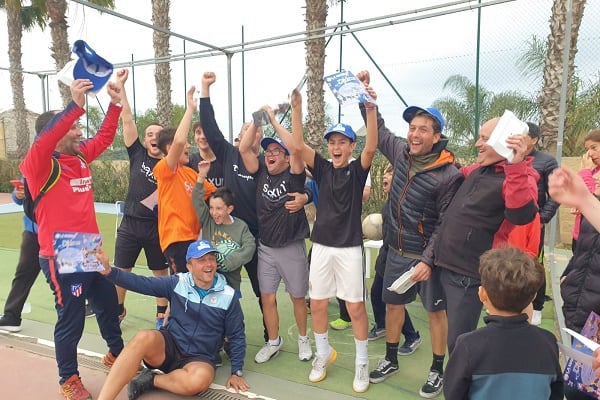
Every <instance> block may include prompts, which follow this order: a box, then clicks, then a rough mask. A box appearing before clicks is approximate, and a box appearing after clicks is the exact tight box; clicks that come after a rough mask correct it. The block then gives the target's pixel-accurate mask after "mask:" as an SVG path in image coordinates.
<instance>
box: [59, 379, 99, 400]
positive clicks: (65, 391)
mask: <svg viewBox="0 0 600 400" xmlns="http://www.w3.org/2000/svg"><path fill="white" fill-rule="evenodd" d="M60 393H62V395H63V396H65V399H67V400H92V395H91V394H90V392H88V391H87V389H86V388H85V387H84V386H83V383H82V382H81V378H79V376H78V375H75V374H74V375H71V377H70V378H69V379H67V380H66V381H65V383H63V384H62V385H61V386H60Z"/></svg>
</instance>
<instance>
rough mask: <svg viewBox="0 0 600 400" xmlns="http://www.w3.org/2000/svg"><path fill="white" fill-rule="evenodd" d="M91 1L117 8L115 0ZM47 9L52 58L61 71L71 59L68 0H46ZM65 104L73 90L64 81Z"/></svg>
mask: <svg viewBox="0 0 600 400" xmlns="http://www.w3.org/2000/svg"><path fill="white" fill-rule="evenodd" d="M90 3H93V4H97V5H99V6H102V7H106V8H110V9H113V8H115V1H114V0H90ZM46 10H47V12H48V18H49V19H50V35H51V36H52V47H51V50H52V58H54V64H55V67H56V70H57V71H60V70H61V69H62V68H63V67H64V66H65V64H66V63H68V62H69V60H71V47H70V46H69V36H68V32H67V28H68V25H67V0H46ZM58 87H59V90H60V97H61V98H62V101H63V106H65V107H66V105H67V104H69V102H70V101H71V90H70V89H69V87H68V86H66V85H64V84H63V83H59V84H58Z"/></svg>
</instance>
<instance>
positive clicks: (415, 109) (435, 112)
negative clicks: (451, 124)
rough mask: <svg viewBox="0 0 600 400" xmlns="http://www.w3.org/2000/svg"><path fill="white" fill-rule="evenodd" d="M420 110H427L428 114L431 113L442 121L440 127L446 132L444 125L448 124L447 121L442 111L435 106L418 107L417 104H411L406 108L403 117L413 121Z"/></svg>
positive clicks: (407, 120) (441, 131) (441, 130)
mask: <svg viewBox="0 0 600 400" xmlns="http://www.w3.org/2000/svg"><path fill="white" fill-rule="evenodd" d="M419 111H425V112H426V113H427V114H429V115H431V116H432V117H433V118H435V119H437V120H438V122H439V123H440V127H441V128H440V133H443V132H444V125H445V124H446V121H444V117H443V116H442V113H441V112H440V110H438V109H437V108H433V107H430V108H422V107H417V106H410V107H408V108H407V109H406V110H404V113H403V114H402V118H404V120H405V121H406V122H408V123H409V124H410V121H412V119H413V118H414V117H415V114H416V113H417V112H419Z"/></svg>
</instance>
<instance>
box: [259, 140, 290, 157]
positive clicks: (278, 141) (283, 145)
mask: <svg viewBox="0 0 600 400" xmlns="http://www.w3.org/2000/svg"><path fill="white" fill-rule="evenodd" d="M271 143H276V144H278V145H280V146H281V147H283V150H284V151H285V154H287V155H288V156H289V155H290V152H289V151H288V149H287V147H285V144H283V142H282V141H281V139H279V138H275V137H268V136H267V137H264V138H263V139H262V140H261V141H260V145H261V147H262V148H263V150H265V151H267V147H269V145H270V144H271Z"/></svg>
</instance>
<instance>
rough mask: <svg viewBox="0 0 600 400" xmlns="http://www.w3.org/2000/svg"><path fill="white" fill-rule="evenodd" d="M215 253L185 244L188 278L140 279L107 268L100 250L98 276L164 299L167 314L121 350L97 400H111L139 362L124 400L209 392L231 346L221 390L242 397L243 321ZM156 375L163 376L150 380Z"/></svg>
mask: <svg viewBox="0 0 600 400" xmlns="http://www.w3.org/2000/svg"><path fill="white" fill-rule="evenodd" d="M216 253H217V250H216V249H215V248H214V247H213V246H212V244H211V243H210V241H208V240H198V241H196V242H193V243H191V244H190V246H189V248H188V251H187V255H186V261H187V268H188V271H189V272H187V273H178V274H176V275H171V276H168V277H142V276H138V275H135V274H132V273H124V272H123V271H121V270H119V269H118V268H111V267H110V266H109V264H108V256H107V255H106V253H104V251H103V250H100V251H99V252H98V253H97V255H98V259H99V260H100V261H101V262H102V264H103V265H104V268H105V269H104V270H103V271H101V273H102V274H103V275H105V276H106V277H107V278H108V280H110V281H111V282H113V283H114V284H116V285H118V286H121V287H123V288H125V289H127V290H133V291H134V292H138V293H142V294H145V295H148V296H154V297H166V298H167V299H168V300H169V304H170V307H171V312H170V315H169V321H168V323H167V324H165V326H164V327H163V328H162V329H160V330H155V329H152V330H144V331H140V332H138V333H137V334H136V336H135V337H134V338H133V339H132V340H131V341H130V342H129V343H128V344H127V345H126V346H125V348H124V349H123V352H122V353H121V354H120V355H119V357H118V358H117V360H116V361H115V363H114V364H113V366H112V368H111V371H110V373H109V375H108V377H107V379H106V382H105V383H104V386H103V387H102V391H101V392H100V396H99V397H98V400H102V399H111V400H112V399H114V398H115V397H116V396H117V395H118V393H119V392H120V390H121V389H122V388H123V386H125V384H127V382H129V381H130V380H131V379H132V378H133V377H134V376H135V374H136V373H137V371H138V368H139V365H140V362H141V361H144V364H145V365H146V366H147V367H148V368H146V369H144V370H143V371H142V372H141V373H140V374H139V375H138V376H137V377H136V378H135V379H133V380H132V381H131V382H130V383H129V386H128V392H129V399H136V398H137V397H138V396H139V395H140V394H142V393H144V392H146V391H149V390H153V389H163V390H167V391H169V392H172V393H175V394H179V395H184V396H191V395H195V394H197V393H200V392H202V391H204V390H206V389H208V387H209V386H210V384H211V383H212V382H213V380H214V377H215V361H216V360H215V358H216V354H217V351H218V349H219V348H221V346H222V344H223V338H224V337H227V338H228V340H229V341H230V351H229V357H230V359H231V377H230V378H229V379H228V380H227V384H226V386H227V387H228V388H229V387H232V388H234V389H235V390H238V391H247V390H248V388H249V386H248V383H247V382H246V381H245V380H244V378H243V374H242V369H243V366H244V357H245V356H246V335H245V333H244V315H243V313H242V308H241V306H240V303H239V298H238V297H237V296H236V295H235V291H234V290H233V288H232V287H230V286H228V285H227V283H226V281H225V277H223V276H222V275H220V274H217V273H216V270H217V261H216V257H215V255H216ZM151 369H159V370H161V371H162V372H164V373H165V374H164V375H163V374H156V375H155V374H154V373H153V372H151Z"/></svg>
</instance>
